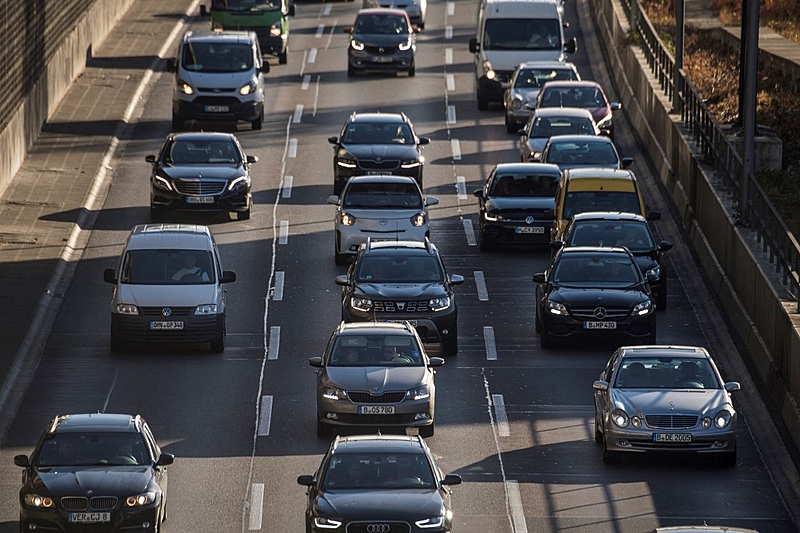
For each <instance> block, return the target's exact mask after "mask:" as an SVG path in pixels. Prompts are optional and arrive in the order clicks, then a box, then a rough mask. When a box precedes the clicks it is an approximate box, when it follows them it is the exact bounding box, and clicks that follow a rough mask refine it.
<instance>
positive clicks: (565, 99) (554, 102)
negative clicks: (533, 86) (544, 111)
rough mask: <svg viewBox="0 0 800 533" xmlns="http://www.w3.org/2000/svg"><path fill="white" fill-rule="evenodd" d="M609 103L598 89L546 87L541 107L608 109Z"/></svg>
mask: <svg viewBox="0 0 800 533" xmlns="http://www.w3.org/2000/svg"><path fill="white" fill-rule="evenodd" d="M607 105H608V102H607V101H606V97H605V96H604V95H603V92H602V91H601V90H600V89H598V88H597V87H545V88H544V90H543V91H542V95H541V103H540V104H539V107H583V108H589V109H592V108H596V107H606V106H607Z"/></svg>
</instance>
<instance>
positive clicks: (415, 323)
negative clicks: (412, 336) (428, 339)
mask: <svg viewBox="0 0 800 533" xmlns="http://www.w3.org/2000/svg"><path fill="white" fill-rule="evenodd" d="M386 322H394V323H395V324H403V323H405V322H408V323H409V324H411V325H412V326H414V327H417V321H416V320H386Z"/></svg>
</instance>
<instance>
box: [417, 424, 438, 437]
mask: <svg viewBox="0 0 800 533" xmlns="http://www.w3.org/2000/svg"><path fill="white" fill-rule="evenodd" d="M435 429H436V428H434V424H431V425H430V426H420V428H419V436H420V437H422V438H423V439H429V438H431V437H433V434H434V432H435Z"/></svg>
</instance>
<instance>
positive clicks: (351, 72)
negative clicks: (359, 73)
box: [347, 65, 356, 78]
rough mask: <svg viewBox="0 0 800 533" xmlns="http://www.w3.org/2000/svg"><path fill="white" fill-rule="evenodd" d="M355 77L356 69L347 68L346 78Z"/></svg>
mask: <svg viewBox="0 0 800 533" xmlns="http://www.w3.org/2000/svg"><path fill="white" fill-rule="evenodd" d="M355 75H356V69H354V68H353V67H351V66H350V65H348V66H347V77H349V78H352V77H353V76H355Z"/></svg>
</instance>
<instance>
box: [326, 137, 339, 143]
mask: <svg viewBox="0 0 800 533" xmlns="http://www.w3.org/2000/svg"><path fill="white" fill-rule="evenodd" d="M328 142H329V143H331V144H339V137H328Z"/></svg>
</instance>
